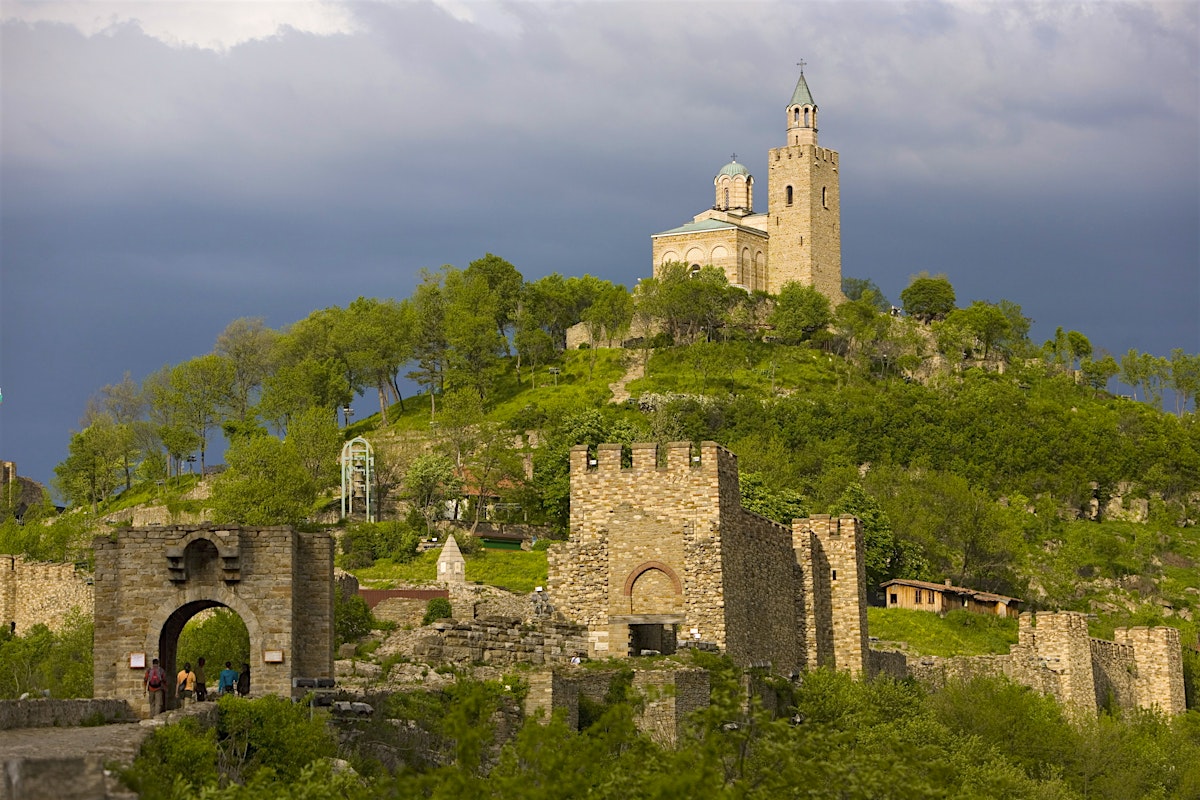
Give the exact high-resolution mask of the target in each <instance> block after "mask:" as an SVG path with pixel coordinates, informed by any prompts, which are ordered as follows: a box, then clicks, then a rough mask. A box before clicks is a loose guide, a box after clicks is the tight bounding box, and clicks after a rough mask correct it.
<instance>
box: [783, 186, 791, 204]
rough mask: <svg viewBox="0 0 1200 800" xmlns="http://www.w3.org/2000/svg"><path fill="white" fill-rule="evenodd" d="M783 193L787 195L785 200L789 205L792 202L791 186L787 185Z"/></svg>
mask: <svg viewBox="0 0 1200 800" xmlns="http://www.w3.org/2000/svg"><path fill="white" fill-rule="evenodd" d="M784 193H785V194H786V195H787V200H786V202H787V204H788V205H789V206H790V205H791V204H792V187H790V186H789V187H787V189H785V190H784Z"/></svg>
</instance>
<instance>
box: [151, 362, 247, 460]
mask: <svg viewBox="0 0 1200 800" xmlns="http://www.w3.org/2000/svg"><path fill="white" fill-rule="evenodd" d="M233 377H234V373H233V364H232V363H231V362H230V361H229V360H228V359H226V358H223V357H221V356H218V355H215V354H211V353H210V354H208V355H204V356H198V357H196V358H193V359H191V360H189V361H185V362H183V363H182V364H178V365H176V366H175V367H172V368H171V369H170V370H169V372H167V373H166V381H165V383H156V384H155V385H154V393H153V395H152V397H153V399H152V402H153V403H155V404H157V405H159V406H161V407H163V416H164V418H169V419H170V420H171V421H170V423H168V424H169V425H170V427H171V428H175V429H177V430H178V432H179V433H180V434H183V435H184V436H189V437H190V438H191V440H192V441H194V442H195V443H196V446H197V448H198V449H199V451H200V472H201V474H203V473H204V469H205V453H206V451H207V449H208V434H209V432H210V431H211V430H212V429H213V428H214V427H216V426H217V425H219V424H220V423H221V421H222V420H223V419H224V416H223V408H224V407H225V406H224V404H225V402H226V401H227V399H228V398H229V397H230V395H231V393H232V385H233ZM171 435H174V432H172V434H171ZM165 442H166V437H164V443H165Z"/></svg>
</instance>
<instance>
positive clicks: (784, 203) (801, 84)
mask: <svg viewBox="0 0 1200 800" xmlns="http://www.w3.org/2000/svg"><path fill="white" fill-rule="evenodd" d="M803 66H804V64H803V62H801V63H800V67H801V71H800V79H799V80H798V81H797V82H796V88H795V90H794V91H793V92H792V97H791V100H790V101H789V102H788V104H787V144H786V145H784V146H783V147H776V148H774V149H772V150H771V151H770V154H769V156H768V166H769V169H770V173H769V176H768V177H769V186H768V196H767V201H768V206H769V210H768V214H769V217H770V218H769V220H768V223H767V234H768V235H769V236H770V237H771V268H770V270H769V279H768V280H769V285H768V286H767V291H769V292H771V293H772V294H778V293H779V290H780V289H781V288H783V285H784V284H785V283H791V282H793V281H795V282H799V283H803V284H805V285H808V286H812V287H813V288H815V289H816V290H817V291H819V292H821V293H822V294H824V295H825V296H826V297H828V298H829V299H830V301H831V302H832V303H833V304H834V305H837V304H838V303H840V302H842V301H843V300H844V296H843V295H842V232H841V200H840V192H839V189H838V154H837V153H836V152H835V151H833V150H829V149H828V148H824V147H820V146H819V145H818V144H817V104H816V102H815V101H814V100H813V97H812V92H810V91H809V88H808V81H806V80H805V78H804V70H803Z"/></svg>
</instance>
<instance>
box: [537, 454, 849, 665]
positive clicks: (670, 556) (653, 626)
mask: <svg viewBox="0 0 1200 800" xmlns="http://www.w3.org/2000/svg"><path fill="white" fill-rule="evenodd" d="M548 561H549V579H548V581H547V588H548V594H549V596H550V599H551V601H552V602H553V603H554V606H555V608H556V609H557V611H559V612H560V613H561V614H563V616H565V617H566V618H567V619H568V620H571V621H573V622H577V623H579V624H580V625H583V626H586V628H587V630H588V652H589V655H591V656H593V657H599V658H604V657H609V656H615V657H625V656H628V655H638V654H639V653H641V652H643V651H645V650H651V651H660V652H670V651H671V650H673V649H674V642H675V640H676V637H678V638H679V639H687V640H690V641H692V642H708V643H711V644H713V645H715V646H716V647H717V648H718V649H720V650H722V651H724V652H727V653H728V654H729V655H730V657H731V658H732V659H733V660H734V661H735V663H738V664H740V665H742V666H769V667H770V668H771V669H773V670H774V671H776V672H779V673H783V674H787V673H791V672H799V671H800V670H803V669H812V668H815V667H819V666H828V667H833V668H836V669H844V670H848V671H850V672H852V673H854V674H858V673H860V672H861V671H862V670H863V669H864V668H865V664H866V658H867V644H866V642H867V639H866V608H865V606H866V602H865V598H866V585H865V570H864V568H863V549H862V531H861V526H860V525H859V524H858V521H857V520H856V519H854V518H853V517H848V516H847V517H842V518H840V519H835V518H831V517H828V516H815V517H812V518H809V519H802V520H795V521H794V522H793V523H792V525H791V526H790V527H789V526H786V525H781V524H779V523H777V522H774V521H772V520H769V519H767V518H765V517H762V516H759V515H757V514H754V513H752V512H749V511H746V510H745V509H743V508H742V506H741V499H740V493H739V488H738V472H737V457H736V456H734V455H733V454H732V453H730V452H729V451H728V450H726V449H725V448H723V447H721V446H720V445H718V444H716V443H715V442H704V443H702V444H700V445H699V446H693V445H692V444H691V443H689V442H672V443H670V444H668V445H667V446H666V448H665V449H663V450H660V449H659V448H658V446H657V445H655V444H653V443H636V444H633V445H632V446H630V447H628V448H623V447H622V446H621V445H619V444H602V445H599V446H598V447H597V448H596V449H595V450H591V449H589V448H588V447H587V446H586V445H579V446H577V447H575V448H573V449H572V451H571V538H570V540H569V541H568V542H564V543H560V544H555V545H552V546H551V548H550V550H549V551H548Z"/></svg>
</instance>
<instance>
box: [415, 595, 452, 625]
mask: <svg viewBox="0 0 1200 800" xmlns="http://www.w3.org/2000/svg"><path fill="white" fill-rule="evenodd" d="M452 616H454V609H453V607H451V605H450V601H449V600H448V599H447V598H445V597H431V598H429V602H428V603H427V604H426V605H425V616H424V617H423V618H422V619H421V624H422V625H428V624H429V623H431V622H433V621H434V620H438V619H448V618H450V617H452Z"/></svg>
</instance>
